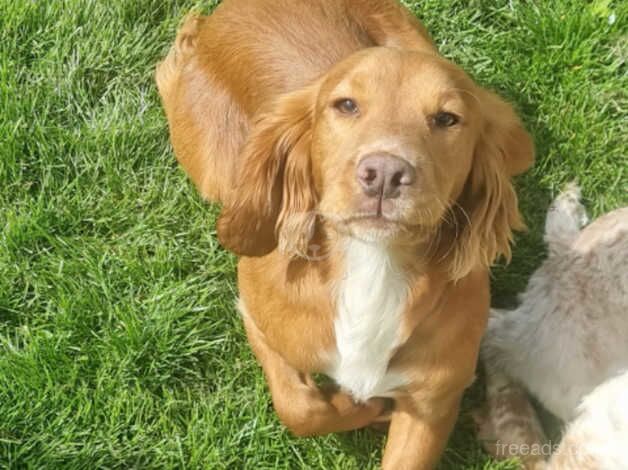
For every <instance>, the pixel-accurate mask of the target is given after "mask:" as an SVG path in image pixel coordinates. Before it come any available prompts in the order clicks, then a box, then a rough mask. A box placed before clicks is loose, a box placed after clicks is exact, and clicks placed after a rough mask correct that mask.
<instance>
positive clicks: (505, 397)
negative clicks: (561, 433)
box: [473, 368, 548, 470]
mask: <svg viewBox="0 0 628 470" xmlns="http://www.w3.org/2000/svg"><path fill="white" fill-rule="evenodd" d="M486 388H487V390H486V403H485V404H484V407H483V408H482V409H479V410H475V411H474V412H473V418H474V420H475V423H476V426H477V428H478V439H479V440H480V442H481V443H482V445H483V447H484V449H485V450H486V451H487V452H488V453H489V454H490V455H492V456H493V457H495V458H496V459H497V460H504V459H511V458H518V459H519V460H520V461H521V464H522V468H524V469H526V470H541V469H544V468H545V458H544V456H543V453H544V445H545V443H546V438H545V434H544V433H543V429H542V427H541V424H540V422H539V420H538V418H537V415H536V412H535V410H534V408H533V407H532V404H531V403H530V400H529V399H528V396H527V394H526V392H525V390H524V389H523V388H522V387H520V386H519V385H517V384H515V383H513V382H512V381H511V380H510V379H509V378H508V377H506V376H505V375H504V374H502V373H501V372H497V371H492V370H491V369H490V368H487V386H486ZM545 453H548V452H545Z"/></svg>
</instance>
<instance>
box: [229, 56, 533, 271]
mask: <svg viewBox="0 0 628 470" xmlns="http://www.w3.org/2000/svg"><path fill="white" fill-rule="evenodd" d="M241 158H242V159H241V162H240V164H241V166H240V167H239V169H238V172H237V184H236V188H235V189H234V190H235V191H236V194H235V197H234V198H233V200H234V202H233V203H232V204H231V205H230V206H229V207H225V208H224V209H223V212H222V214H221V217H220V219H219V221H218V235H219V238H220V240H221V242H222V244H223V245H224V246H225V247H226V248H228V249H230V250H232V251H234V252H235V253H237V254H240V255H245V256H261V255H264V254H267V253H269V252H270V251H272V250H274V249H276V248H277V247H278V248H279V249H280V250H282V251H284V252H286V253H291V254H295V255H303V254H304V253H307V251H308V244H309V243H310V239H311V237H312V236H313V234H314V232H315V229H316V224H317V223H318V221H319V220H321V219H324V220H325V222H326V223H328V224H330V225H331V226H332V227H334V228H335V230H336V231H337V232H338V233H340V234H343V235H346V236H351V237H357V238H360V239H363V240H367V241H374V242H381V243H386V244H390V245H395V244H409V243H417V242H421V241H424V242H425V241H428V242H429V241H430V239H432V238H435V237H438V239H439V240H441V239H442V240H445V239H447V240H449V242H448V243H450V244H451V245H452V246H451V247H449V248H448V249H447V253H448V260H449V262H450V267H449V269H450V272H451V274H452V277H453V278H459V277H462V276H464V275H465V274H466V273H468V272H469V270H470V269H472V268H473V267H474V266H477V265H478V264H481V265H484V266H488V265H490V264H491V263H492V262H493V261H494V259H495V258H496V257H497V256H498V255H500V254H504V255H506V256H508V255H509V254H510V240H511V237H512V230H513V229H514V228H517V227H518V226H520V225H521V222H520V216H519V212H518V209H517V198H516V195H515V192H514V189H513V187H512V184H511V176H513V175H515V174H518V173H520V172H522V171H524V170H525V169H527V168H528V167H529V166H530V165H531V163H532V161H533V145H532V141H531V139H530V137H529V135H528V134H527V133H526V131H525V130H524V129H523V127H522V125H521V123H520V121H519V119H518V118H517V116H516V115H515V113H514V111H513V109H512V108H511V106H510V105H508V104H507V103H505V102H504V101H502V100H501V99H500V98H498V97H497V96H496V95H494V94H492V93H490V92H488V91H486V90H484V89H482V88H480V87H479V86H477V85H476V84H474V83H473V81H472V80H471V79H470V78H469V77H468V76H467V75H466V74H465V73H464V72H463V71H462V70H460V69H459V68H458V67H456V66H455V65H453V64H451V63H450V62H448V61H446V60H444V59H443V58H441V57H439V56H437V55H434V54H430V53H422V52H411V51H403V50H398V49H388V48H372V49H367V50H364V51H361V52H358V53H356V54H354V55H353V56H351V57H350V58H348V59H346V60H345V61H343V62H341V63H339V64H337V65H336V66H335V67H334V68H332V69H331V70H330V71H329V72H328V73H327V74H326V75H325V76H324V77H322V78H321V79H320V80H318V81H317V82H316V83H314V84H312V85H310V86H307V87H305V88H303V89H300V90H297V91H294V92H291V93H289V94H287V95H284V96H282V97H280V98H279V99H278V100H277V101H276V102H275V103H274V104H273V106H272V107H271V109H269V110H267V112H265V113H262V115H261V116H260V117H259V119H258V121H257V122H256V123H255V124H254V127H253V130H252V132H251V134H250V136H249V139H248V142H247V143H246V145H245V148H244V154H243V155H242V156H241ZM443 231H446V232H448V233H449V234H450V235H451V234H453V235H451V236H449V237H442V232H443Z"/></svg>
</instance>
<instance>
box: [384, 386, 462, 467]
mask: <svg viewBox="0 0 628 470" xmlns="http://www.w3.org/2000/svg"><path fill="white" fill-rule="evenodd" d="M460 398H461V395H456V396H453V397H451V398H449V399H448V400H445V401H439V402H438V403H436V402H435V403H433V405H434V406H430V405H431V404H430V403H425V402H423V403H420V408H421V409H423V410H425V412H421V411H419V408H418V407H417V403H416V402H415V401H414V400H413V399H400V400H397V401H396V402H395V409H394V410H393V413H392V420H391V422H390V431H389V433H388V441H387V442H386V449H385V451H384V459H383V463H382V467H383V468H384V470H429V469H432V468H434V467H435V466H436V464H437V463H438V460H439V459H440V456H441V454H442V453H443V450H444V448H445V445H446V444H447V439H448V437H449V434H450V433H451V430H452V429H453V427H454V424H455V422H456V418H457V416H458V410H459V407H460ZM435 410H443V411H442V412H441V413H435Z"/></svg>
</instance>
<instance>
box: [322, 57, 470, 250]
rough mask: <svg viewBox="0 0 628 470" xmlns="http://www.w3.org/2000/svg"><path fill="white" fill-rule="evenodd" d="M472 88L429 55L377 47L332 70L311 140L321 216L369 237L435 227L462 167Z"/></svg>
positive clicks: (464, 171) (388, 237)
mask: <svg viewBox="0 0 628 470" xmlns="http://www.w3.org/2000/svg"><path fill="white" fill-rule="evenodd" d="M475 96H476V93H475V91H474V86H473V83H471V82H470V80H469V79H468V78H467V77H466V76H465V75H464V74H463V73H462V72H461V71H460V70H459V69H457V68H456V67H454V66H453V65H451V64H450V63H448V62H446V61H444V60H442V59H440V58H439V57H437V56H434V55H428V54H421V53H404V52H402V51H399V50H393V49H378V50H375V51H368V52H367V53H362V54H359V55H358V56H357V57H353V58H352V60H350V61H348V63H343V64H341V65H340V66H339V67H337V69H335V70H333V71H332V72H331V74H330V76H329V77H328V78H327V80H326V81H325V82H324V83H323V84H322V86H321V90H320V92H319V96H318V102H317V107H316V114H315V123H314V130H313V139H312V149H311V158H312V165H313V172H314V176H315V179H314V183H315V187H316V190H317V193H318V195H319V204H318V210H319V211H320V213H321V214H322V215H323V217H326V218H327V219H328V220H330V221H331V223H333V224H335V225H336V226H337V227H338V229H339V230H340V231H346V232H348V233H349V234H351V235H353V236H356V237H359V238H363V239H366V240H372V241H383V242H389V241H394V240H395V239H396V238H397V237H404V238H407V237H410V238H412V237H413V236H417V235H418V234H420V233H424V232H426V229H427V232H431V231H433V230H430V229H432V228H433V227H435V226H437V225H438V224H439V223H440V221H441V219H442V218H443V217H444V215H445V212H446V211H447V210H448V208H449V207H450V206H451V204H452V203H453V201H455V200H456V199H457V198H458V197H459V196H460V193H461V192H462V189H463V187H464V183H465V182H466V180H467V177H468V175H469V171H470V168H471V165H472V161H473V148H474V147H475V144H476V142H477V140H478V134H479V133H478V128H479V124H480V123H479V122H478V119H477V117H476V116H477V115H478V110H477V102H476V100H477V98H476V97H475Z"/></svg>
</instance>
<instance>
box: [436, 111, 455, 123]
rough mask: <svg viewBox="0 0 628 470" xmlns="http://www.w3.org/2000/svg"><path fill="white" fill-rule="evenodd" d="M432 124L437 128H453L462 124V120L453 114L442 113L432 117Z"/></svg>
mask: <svg viewBox="0 0 628 470" xmlns="http://www.w3.org/2000/svg"><path fill="white" fill-rule="evenodd" d="M432 122H433V124H434V125H435V126H436V127H451V126H455V125H456V124H458V122H460V118H459V117H458V116H456V115H455V114H453V113H448V112H445V111H440V112H438V113H436V114H435V115H434V116H432Z"/></svg>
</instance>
